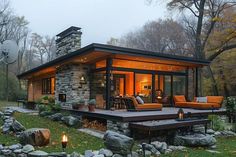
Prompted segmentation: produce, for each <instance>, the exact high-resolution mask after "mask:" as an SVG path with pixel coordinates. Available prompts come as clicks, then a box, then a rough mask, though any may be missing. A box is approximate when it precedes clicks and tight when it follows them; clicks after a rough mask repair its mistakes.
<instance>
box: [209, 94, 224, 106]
mask: <svg viewBox="0 0 236 157" xmlns="http://www.w3.org/2000/svg"><path fill="white" fill-rule="evenodd" d="M223 100H224V97H223V96H207V102H208V103H218V104H220V105H221V104H222V102H223Z"/></svg>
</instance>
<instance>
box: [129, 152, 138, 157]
mask: <svg viewBox="0 0 236 157" xmlns="http://www.w3.org/2000/svg"><path fill="white" fill-rule="evenodd" d="M127 157H139V154H138V153H137V152H131V154H128V155H127Z"/></svg>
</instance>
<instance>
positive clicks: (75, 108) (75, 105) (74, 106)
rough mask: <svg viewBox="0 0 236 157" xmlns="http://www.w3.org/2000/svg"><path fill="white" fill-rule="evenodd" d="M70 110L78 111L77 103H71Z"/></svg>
mask: <svg viewBox="0 0 236 157" xmlns="http://www.w3.org/2000/svg"><path fill="white" fill-rule="evenodd" d="M72 109H74V110H78V109H79V103H78V102H73V103H72Z"/></svg>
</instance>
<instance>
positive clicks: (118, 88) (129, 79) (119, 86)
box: [111, 71, 134, 96]
mask: <svg viewBox="0 0 236 157" xmlns="http://www.w3.org/2000/svg"><path fill="white" fill-rule="evenodd" d="M111 79H112V82H111V95H112V96H125V95H126V96H131V95H134V73H133V72H127V71H112V76H111Z"/></svg>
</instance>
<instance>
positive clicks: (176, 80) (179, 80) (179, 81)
mask: <svg viewBox="0 0 236 157" xmlns="http://www.w3.org/2000/svg"><path fill="white" fill-rule="evenodd" d="M173 95H186V76H173Z"/></svg>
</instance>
